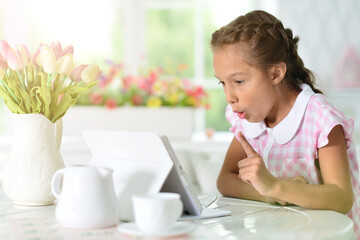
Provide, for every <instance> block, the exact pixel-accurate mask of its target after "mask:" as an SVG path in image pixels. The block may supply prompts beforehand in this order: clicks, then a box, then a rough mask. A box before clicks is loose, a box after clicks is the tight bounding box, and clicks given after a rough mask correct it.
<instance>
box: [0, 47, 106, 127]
mask: <svg viewBox="0 0 360 240" xmlns="http://www.w3.org/2000/svg"><path fill="white" fill-rule="evenodd" d="M73 53H74V48H73V47H72V46H67V47H65V48H62V46H61V44H60V43H59V42H53V43H51V44H50V45H45V44H40V46H39V47H38V49H37V50H36V51H35V52H34V54H30V52H29V50H28V48H27V47H26V46H25V45H23V44H19V45H17V46H16V47H15V48H12V47H10V46H9V44H8V43H7V42H6V41H4V40H1V41H0V95H1V97H2V98H3V99H4V102H5V103H6V105H7V106H8V108H9V109H10V111H11V112H13V113H18V114H25V113H39V114H43V115H44V116H46V117H47V118H48V119H49V120H50V121H52V122H53V123H55V122H56V121H57V120H58V119H60V118H61V117H63V116H64V115H65V113H66V111H67V110H68V109H69V107H70V106H72V105H74V104H75V103H76V101H77V99H78V97H79V95H80V94H83V93H85V92H86V91H87V90H88V89H89V88H91V87H92V86H94V85H95V84H96V83H97V81H96V80H97V78H98V77H99V76H100V74H101V71H100V69H99V67H98V66H97V65H96V64H89V65H85V64H80V65H76V64H75V63H74V58H73Z"/></svg>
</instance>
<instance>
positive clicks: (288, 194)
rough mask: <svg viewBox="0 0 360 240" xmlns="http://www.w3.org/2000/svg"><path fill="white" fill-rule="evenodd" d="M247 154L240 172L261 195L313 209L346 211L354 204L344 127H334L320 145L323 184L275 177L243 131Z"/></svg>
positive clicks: (245, 180) (243, 141)
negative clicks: (322, 144) (323, 144)
mask: <svg viewBox="0 0 360 240" xmlns="http://www.w3.org/2000/svg"><path fill="white" fill-rule="evenodd" d="M239 138H240V143H241V144H242V146H243V148H244V149H245V152H246V154H247V158H246V159H244V160H242V161H240V162H239V163H238V166H239V176H240V177H241V179H242V180H243V181H244V182H247V183H249V184H251V185H252V186H254V188H255V189H256V190H257V191H258V192H259V193H260V194H262V195H264V196H269V197H273V198H279V199H282V200H283V201H286V202H289V203H293V204H296V205H299V206H303V207H307V208H314V209H329V210H334V211H337V212H340V213H347V212H349V211H350V210H351V207H352V204H353V192H352V186H351V180H350V173H349V163H348V157H347V152H346V143H345V140H344V139H345V137H344V132H343V129H342V127H341V126H340V125H338V126H336V127H334V128H333V129H332V131H331V132H330V134H329V136H328V140H329V143H328V144H327V145H326V146H324V147H322V148H320V149H319V164H320V169H321V170H320V171H321V175H322V178H323V181H324V184H321V185H315V184H301V183H297V182H293V181H289V180H286V179H281V178H275V177H274V176H272V175H271V174H270V173H269V172H268V171H267V169H266V167H265V165H264V163H263V160H262V159H261V157H260V155H259V154H258V153H256V152H255V151H254V149H253V148H252V147H251V145H250V144H249V143H248V142H247V141H246V139H245V138H244V137H243V136H242V135H241V134H240V135H239Z"/></svg>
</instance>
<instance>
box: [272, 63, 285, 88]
mask: <svg viewBox="0 0 360 240" xmlns="http://www.w3.org/2000/svg"><path fill="white" fill-rule="evenodd" d="M270 74H271V81H272V83H273V84H274V85H276V84H278V83H280V82H281V81H282V80H283V79H284V77H285V74H286V63H284V62H280V63H277V64H275V65H274V66H273V67H272V68H271V70H270Z"/></svg>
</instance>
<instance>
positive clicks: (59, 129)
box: [56, 118, 63, 149]
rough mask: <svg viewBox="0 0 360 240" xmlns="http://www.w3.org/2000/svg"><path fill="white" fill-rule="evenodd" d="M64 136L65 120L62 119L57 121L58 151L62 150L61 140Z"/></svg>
mask: <svg viewBox="0 0 360 240" xmlns="http://www.w3.org/2000/svg"><path fill="white" fill-rule="evenodd" d="M62 135H63V120H62V118H60V119H59V120H57V121H56V144H57V146H58V149H60V146H61V140H62Z"/></svg>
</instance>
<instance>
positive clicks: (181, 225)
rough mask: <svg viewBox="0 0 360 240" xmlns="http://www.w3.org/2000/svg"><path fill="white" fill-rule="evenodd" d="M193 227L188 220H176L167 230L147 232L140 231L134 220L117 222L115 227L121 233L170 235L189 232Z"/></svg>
mask: <svg viewBox="0 0 360 240" xmlns="http://www.w3.org/2000/svg"><path fill="white" fill-rule="evenodd" d="M195 227H196V225H195V224H193V223H190V222H176V223H175V224H174V226H173V227H172V228H171V229H169V230H167V231H164V232H155V233H147V232H142V231H141V230H140V229H139V228H138V227H137V226H136V224H135V223H134V222H131V223H123V224H119V225H118V226H117V229H118V230H119V231H120V232H122V233H126V234H130V235H139V236H162V237H164V236H166V237H171V236H176V235H181V234H184V233H188V232H191V231H192V230H194V229H195Z"/></svg>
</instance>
